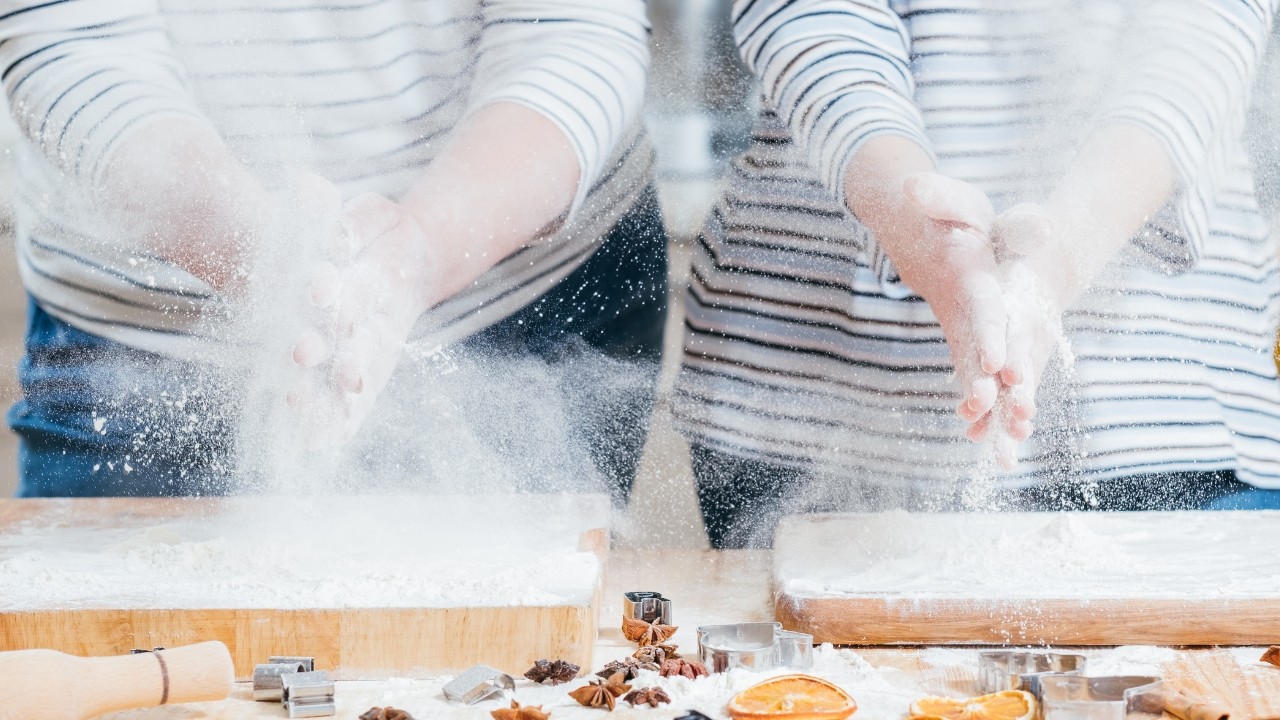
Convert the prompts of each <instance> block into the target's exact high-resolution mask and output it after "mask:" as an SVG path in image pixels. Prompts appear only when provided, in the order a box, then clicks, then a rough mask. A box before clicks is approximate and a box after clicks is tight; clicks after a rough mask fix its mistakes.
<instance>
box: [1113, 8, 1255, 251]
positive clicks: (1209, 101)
mask: <svg viewBox="0 0 1280 720" xmlns="http://www.w3.org/2000/svg"><path fill="white" fill-rule="evenodd" d="M1276 6H1277V2H1276V0H1159V1H1157V0H1151V1H1150V2H1148V3H1144V4H1143V5H1141V6H1140V7H1141V8H1142V10H1141V11H1140V14H1139V15H1138V16H1137V17H1136V18H1135V23H1134V24H1135V27H1134V29H1133V32H1131V33H1129V35H1128V37H1129V42H1130V43H1131V47H1130V48H1129V51H1128V53H1126V57H1125V61H1124V62H1123V63H1121V67H1122V68H1123V69H1122V70H1121V72H1120V73H1119V76H1118V81H1117V82H1116V84H1115V86H1114V87H1115V89H1114V90H1113V92H1112V93H1111V94H1110V95H1109V97H1108V98H1107V100H1106V102H1105V103H1104V104H1103V107H1102V110H1101V113H1100V122H1102V123H1110V122H1130V123H1136V124H1138V125H1140V126H1142V127H1144V128H1146V129H1147V130H1148V131H1149V132H1151V133H1152V134H1153V135H1154V136H1155V137H1156V138H1157V139H1158V140H1159V141H1160V142H1161V143H1162V144H1163V145H1164V147H1165V150H1166V151H1167V152H1168V155H1169V158H1170V160H1171V161H1172V164H1173V166H1174V169H1175V172H1176V174H1177V178H1176V183H1177V184H1176V188H1175V194H1174V196H1173V197H1172V199H1171V200H1170V203H1169V204H1168V205H1167V206H1166V207H1165V208H1163V209H1162V210H1161V211H1160V212H1159V213H1158V214H1157V215H1156V217H1155V218H1153V220H1152V222H1151V223H1150V224H1149V225H1148V227H1147V228H1146V229H1144V231H1143V232H1141V233H1140V234H1139V235H1138V237H1137V238H1136V243H1137V245H1138V247H1139V248H1140V249H1143V250H1144V251H1146V252H1147V253H1148V254H1149V255H1150V256H1151V257H1152V259H1153V261H1154V264H1156V265H1157V266H1158V267H1160V268H1161V269H1162V270H1164V271H1166V272H1171V273H1177V272H1183V271H1185V270H1187V269H1188V268H1190V267H1191V266H1192V265H1194V264H1195V263H1197V262H1199V259H1200V257H1201V254H1202V251H1203V245H1204V239H1205V238H1206V237H1207V236H1208V234H1209V220H1210V212H1211V210H1212V208H1213V207H1214V205H1215V203H1216V195H1217V193H1218V192H1219V191H1220V190H1221V189H1222V187H1221V186H1222V182H1223V178H1225V177H1226V176H1227V175H1228V174H1229V170H1230V167H1231V163H1232V161H1233V160H1234V158H1233V157H1231V156H1230V153H1231V148H1233V147H1234V146H1235V144H1236V143H1237V142H1238V140H1239V138H1240V136H1241V134H1242V133H1243V131H1244V119H1245V112H1246V110H1247V107H1248V100H1249V92H1250V90H1251V87H1252V84H1253V79H1254V76H1255V73H1256V72H1257V69H1258V65H1259V63H1260V62H1261V58H1262V55H1263V52H1264V50H1265V48H1266V43H1267V38H1268V35H1269V33H1270V28H1271V23H1272V20H1273V19H1274V17H1275V13H1276Z"/></svg>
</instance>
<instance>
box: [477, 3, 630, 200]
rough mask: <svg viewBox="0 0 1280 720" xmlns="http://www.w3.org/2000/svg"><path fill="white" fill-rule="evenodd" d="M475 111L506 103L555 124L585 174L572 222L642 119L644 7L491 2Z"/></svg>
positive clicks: (486, 14) (486, 16)
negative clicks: (513, 103)
mask: <svg viewBox="0 0 1280 720" xmlns="http://www.w3.org/2000/svg"><path fill="white" fill-rule="evenodd" d="M481 9H482V12H483V23H484V30H483V32H482V34H481V38H480V44H481V47H480V61H479V63H478V65H477V68H476V75H475V82H474V84H473V87H472V92H471V97H470V105H471V107H472V108H473V109H474V108H478V107H482V106H484V105H488V104H491V103H494V102H499V101H507V102H516V103H520V104H521V105H524V106H526V107H528V108H531V109H532V110H534V111H536V112H540V113H542V114H543V115H545V116H546V117H547V118H548V119H550V120H551V122H553V123H555V125H556V126H557V127H559V128H560V130H561V131H563V132H564V134H565V136H566V137H567V138H568V140H569V144H570V145H571V146H572V147H573V149H574V152H575V153H577V156H578V162H579V165H580V169H581V173H580V176H579V180H578V190H577V194H576V195H575V197H574V201H573V205H572V207H571V208H570V214H572V213H573V212H574V211H575V210H577V208H578V207H579V206H580V205H581V204H582V201H583V199H584V198H585V197H586V196H587V193H588V192H589V191H590V190H591V188H592V187H593V186H594V185H595V184H596V183H597V182H598V181H599V180H600V179H601V178H602V177H604V176H605V175H606V174H607V172H608V169H609V168H608V164H609V163H610V162H611V161H612V159H613V158H614V156H615V151H616V149H617V146H618V144H619V143H620V142H621V141H622V140H623V138H624V136H625V134H626V133H627V131H628V130H630V128H631V126H632V124H633V123H635V122H636V121H637V120H638V119H639V117H640V109H641V105H642V103H643V100H644V87H645V80H646V78H647V75H648V69H649V21H648V17H647V16H646V14H645V3H644V0H607V1H604V2H602V0H484V1H483V2H482V3H481Z"/></svg>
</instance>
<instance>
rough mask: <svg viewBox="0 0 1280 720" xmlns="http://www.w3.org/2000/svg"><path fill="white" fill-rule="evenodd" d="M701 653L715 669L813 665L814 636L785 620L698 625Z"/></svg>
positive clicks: (703, 662) (767, 668) (708, 665)
mask: <svg viewBox="0 0 1280 720" xmlns="http://www.w3.org/2000/svg"><path fill="white" fill-rule="evenodd" d="M698 656H699V658H700V659H701V660H702V664H703V665H706V666H707V669H708V670H710V671H711V672H726V671H728V670H732V669H734V668H747V669H748V670H772V669H774V668H783V667H785V668H795V669H797V670H808V669H809V668H811V667H813V636H812V635H808V634H806V633H799V632H791V631H789V630H783V629H782V623H777V622H758V623H734V624H731V625H704V626H702V627H700V628H698Z"/></svg>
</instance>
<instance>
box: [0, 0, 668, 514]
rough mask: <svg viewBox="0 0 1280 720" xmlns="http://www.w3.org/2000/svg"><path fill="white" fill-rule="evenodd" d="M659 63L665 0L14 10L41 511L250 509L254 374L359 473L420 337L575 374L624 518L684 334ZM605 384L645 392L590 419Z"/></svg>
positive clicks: (386, 0)
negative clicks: (278, 382) (241, 497)
mask: <svg viewBox="0 0 1280 720" xmlns="http://www.w3.org/2000/svg"><path fill="white" fill-rule="evenodd" d="M648 60H649V56H648V24H647V18H646V14H645V4H644V2H643V0H615V1H612V2H609V3H597V2H594V0H351V1H350V2H345V3H340V4H320V3H305V2H287V3H277V2H246V3H239V4H230V5H228V4H227V3H222V2H215V1H214V0H200V1H197V2H187V1H184V2H176V1H172V0H122V1H116V2H98V1H93V0H55V1H53V2H48V1H41V2H34V1H32V2H22V1H11V2H4V3H0V68H3V70H2V79H3V85H4V90H5V93H6V96H7V99H8V104H9V107H10V110H11V112H12V114H13V117H14V119H15V120H16V122H17V125H18V127H19V128H20V129H21V131H22V134H23V138H22V139H21V141H20V142H19V144H18V146H17V148H16V152H17V154H18V161H19V185H18V187H17V188H16V192H15V205H16V208H15V218H16V219H15V231H16V240H17V248H18V256H19V261H20V270H21V274H22V279H23V282H24V285H25V287H26V289H27V291H28V292H29V293H30V295H31V300H32V301H31V320H30V330H29V332H28V337H27V349H26V355H25V357H24V358H23V360H22V364H21V367H20V369H19V375H20V380H21V383H22V388H23V394H24V397H23V399H22V400H21V401H20V402H19V403H18V404H17V405H15V406H14V408H13V410H12V411H11V413H10V416H9V421H10V424H11V426H12V427H13V428H14V430H15V431H16V432H17V433H18V434H19V435H20V437H21V443H22V444H21V450H20V475H21V478H20V485H19V490H18V493H19V495H24V496H36V495H157V494H163V495H176V494H193V493H196V494H208V493H221V492H227V491H229V490H231V489H233V484H232V478H233V475H234V468H233V465H234V447H233V446H234V444H235V442H234V437H233V435H234V432H235V427H236V426H237V424H238V423H239V421H240V419H241V418H240V415H241V411H242V410H243V408H242V407H241V406H240V405H241V400H242V399H239V398H237V397H236V394H237V392H238V388H237V387H236V386H237V385H238V384H242V383H243V382H245V380H244V378H245V377H246V373H250V372H252V369H246V368H245V367H244V366H245V365H246V362H247V361H248V360H251V359H255V358H257V359H259V360H261V358H263V357H267V358H269V359H270V360H271V361H272V362H274V361H275V359H276V357H277V356H279V357H280V358H282V364H283V362H284V360H283V359H284V358H286V357H287V359H288V360H289V361H291V363H292V365H293V369H292V370H291V371H289V372H290V374H288V375H287V376H283V377H286V378H287V379H288V382H287V387H280V388H276V389H273V392H274V391H275V390H278V391H279V394H280V395H281V396H284V395H286V394H287V395H288V399H289V401H290V403H292V404H293V405H294V406H295V408H297V409H298V411H299V413H300V414H301V416H302V417H303V418H304V419H306V418H309V419H312V420H314V419H316V418H319V422H314V423H311V424H310V425H308V426H307V427H308V428H309V429H310V431H311V432H312V437H311V438H310V439H311V441H312V442H313V443H314V444H315V445H317V446H320V447H322V448H323V447H332V446H333V445H334V444H336V443H341V442H344V441H345V440H346V439H348V438H349V437H350V436H351V435H352V434H353V433H354V432H355V431H356V430H357V429H358V428H359V427H360V425H361V423H362V421H363V420H364V418H365V416H366V415H367V414H368V413H369V412H370V410H371V409H372V408H373V403H374V400H375V399H376V398H377V397H378V396H379V393H380V391H381V390H382V389H383V388H384V387H385V386H386V385H387V383H388V382H389V381H390V378H391V376H392V374H393V372H394V371H395V369H396V367H397V365H398V363H399V360H400V357H401V348H402V347H403V346H404V345H405V342H406V340H410V339H412V340H413V341H414V342H415V343H422V346H423V347H432V346H439V347H446V348H460V349H461V350H462V351H465V352H471V353H473V354H480V355H495V354H497V355H503V356H533V357H537V358H543V359H546V360H547V361H548V362H550V363H552V364H553V365H555V366H556V367H557V368H559V370H558V372H561V373H563V374H564V377H563V378H562V379H561V385H562V386H563V387H564V388H566V392H579V393H580V394H581V397H578V396H574V397H573V398H571V399H569V400H567V402H574V403H577V405H575V407H578V406H579V405H581V406H582V407H580V408H579V409H580V410H581V412H580V413H578V414H577V416H580V417H581V419H582V420H581V425H580V426H579V427H576V428H575V432H576V433H578V435H579V436H581V437H583V438H585V440H586V441H587V443H588V444H589V445H590V446H591V448H592V452H593V457H594V459H595V460H596V461H597V463H598V465H599V466H600V469H601V471H602V472H603V473H604V474H605V475H606V476H607V477H608V478H609V479H610V480H611V481H612V488H613V490H614V492H615V496H616V497H617V498H619V499H621V498H623V497H625V495H626V491H627V488H628V487H629V485H630V482H631V479H632V477H633V476H634V472H635V464H636V461H637V458H638V454H639V450H640V445H641V443H642V441H643V431H644V427H645V423H646V422H647V417H648V409H649V407H650V406H651V404H652V401H653V394H654V392H655V385H654V383H655V382H656V368H657V360H658V355H659V353H660V345H661V333H662V327H663V318H664V315H665V283H666V272H665V263H666V255H665V252H666V247H665V242H666V239H665V235H664V232H663V229H662V226H661V218H660V215H659V213H658V210H657V207H656V203H655V198H654V193H653V190H652V187H651V182H652V173H651V164H652V150H651V146H650V145H649V142H648V139H647V137H646V135H645V133H644V131H643V128H642V125H641V123H640V114H639V110H640V106H641V101H642V96H643V89H644V84H645V76H646V72H647V67H648ZM312 260H314V262H312ZM264 288H265V291H264ZM259 291H264V292H266V293H267V294H266V295H265V297H267V298H268V300H269V301H268V302H267V303H265V304H261V303H260V304H258V305H251V304H249V303H248V301H247V299H246V298H249V297H257V295H255V293H257V292H259ZM272 291H275V294H274V295H272V294H271V292H272ZM282 307H283V308H286V310H279V308H282ZM246 308H247V309H246ZM273 313H275V314H276V315H280V314H284V315H287V316H288V317H287V318H286V319H287V320H290V321H296V322H294V323H293V325H289V324H288V323H285V324H284V325H281V326H280V327H282V328H284V329H283V330H282V331H281V333H282V336H280V337H276V336H274V335H273V333H274V332H275V326H274V325H272V324H271V323H270V322H268V319H269V318H270V317H273V315H272V314H273ZM303 319H306V322H305V323H304V322H302V320H303ZM255 334H256V335H255ZM262 336H266V337H262ZM263 346H269V352H264V351H260V350H259V349H258V348H260V347H263ZM600 356H603V357H604V358H606V359H609V360H611V361H614V362H617V363H621V364H622V366H624V367H625V369H626V370H625V371H626V372H632V371H634V373H635V375H636V377H638V378H639V379H638V380H636V381H635V382H632V383H630V384H629V385H626V386H625V387H623V386H622V384H620V385H619V386H618V388H615V389H614V390H615V391H613V392H610V391H609V390H601V392H599V393H598V394H596V395H593V396H588V395H587V393H588V392H589V391H590V390H591V388H590V387H586V386H588V385H589V384H591V383H592V382H593V380H592V379H591V377H590V376H587V375H581V376H579V375H575V373H582V372H585V370H582V369H581V368H584V367H586V366H589V365H591V363H590V362H588V361H587V360H588V357H590V358H596V357H600ZM620 372H622V371H620Z"/></svg>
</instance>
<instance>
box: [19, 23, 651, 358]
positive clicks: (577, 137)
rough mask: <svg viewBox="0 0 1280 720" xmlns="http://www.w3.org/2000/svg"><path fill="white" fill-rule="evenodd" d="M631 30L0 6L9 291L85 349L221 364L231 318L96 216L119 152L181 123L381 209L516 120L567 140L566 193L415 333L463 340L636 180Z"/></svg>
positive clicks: (220, 304) (566, 251) (590, 230)
mask: <svg viewBox="0 0 1280 720" xmlns="http://www.w3.org/2000/svg"><path fill="white" fill-rule="evenodd" d="M647 23H648V21H647V18H646V15H645V6H644V1H643V0H610V2H608V3H599V2H596V1H595V0H349V1H347V2H342V3H317V2H304V1H302V0H289V1H287V2H253V1H249V2H242V3H226V2H221V1H219V0H182V1H179V0H111V1H110V2H107V1H106V0H53V1H49V0H39V1H36V0H28V1H22V2H12V1H9V2H0V81H2V83H3V87H4V91H5V93H6V96H7V98H8V101H9V106H10V108H11V112H12V113H13V115H14V118H15V119H16V121H17V123H18V126H19V128H20V129H21V131H22V133H23V136H24V137H23V139H22V140H21V141H20V143H19V146H18V149H17V152H18V155H19V170H20V178H21V179H20V182H19V184H18V187H17V188H16V192H15V198H14V200H15V205H16V208H15V209H16V213H15V215H16V234H17V247H18V254H19V261H20V263H19V267H20V270H21V273H22V278H23V282H24V284H25V285H26V287H27V289H28V290H29V291H30V292H31V293H32V295H33V296H34V297H35V298H36V299H37V301H38V302H39V303H40V304H41V305H42V306H43V307H44V308H45V309H46V310H47V311H49V312H51V313H52V314H54V315H55V316H57V317H59V318H61V319H63V320H65V321H67V322H69V323H71V324H72V325H75V326H77V327H80V328H82V329H84V330H87V331H90V332H93V333H96V334H99V335H102V336H105V337H108V338H111V339H113V340H117V341H120V342H124V343H126V344H129V345H132V346H135V347H139V348H142V349H145V350H150V351H154V352H159V353H164V354H169V355H174V356H178V357H184V358H202V359H216V358H221V357H228V356H234V353H227V352H225V350H226V345H227V343H234V342H235V340H234V339H233V338H229V337H228V333H226V332H222V331H223V330H225V323H222V322H221V318H223V317H224V316H225V313H224V312H223V311H224V309H225V307H226V301H225V299H224V298H222V297H220V296H219V294H218V293H216V292H215V291H214V290H213V289H212V288H210V287H208V286H207V285H206V284H205V283H203V282H201V281H200V280H198V279H196V278H195V277H193V276H191V275H189V274H187V273H186V272H184V271H183V270H181V269H179V268H178V267H176V266H174V265H172V264H170V263H168V262H166V261H164V260H163V259H161V258H158V257H155V256H154V255H152V254H149V253H147V252H146V251H145V250H144V249H143V245H142V243H141V242H140V239H138V238H131V237H127V236H125V235H124V234H123V233H122V232H120V231H119V230H117V229H116V228H114V227H113V226H112V225H111V224H110V223H107V222H105V221H104V220H103V218H102V213H101V212H100V211H99V210H97V209H96V208H95V206H94V202H93V201H94V196H95V188H97V187H98V186H99V183H100V181H101V179H102V174H103V172H104V170H105V168H106V167H107V166H108V161H109V160H110V158H111V157H112V153H113V152H115V151H116V150H117V149H118V148H119V147H120V146H121V144H122V143H123V142H124V141H125V140H126V139H127V138H129V137H131V136H132V134H133V133H139V132H144V133H145V132H146V127H147V125H148V123H149V122H151V121H154V120H157V119H160V118H165V117H177V116H181V117H190V118H195V119H197V120H198V121H200V122H204V123H207V124H209V125H210V126H211V127H212V128H213V129H215V130H216V131H217V132H218V133H219V134H220V135H221V136H222V138H224V139H225V141H226V142H227V144H228V146H229V147H230V149H231V151H232V153H233V154H234V155H236V156H237V157H238V158H240V159H242V160H243V161H244V162H246V163H247V164H248V165H249V166H250V167H251V168H254V169H256V170H258V171H260V172H262V173H264V174H270V173H271V172H274V171H278V170H280V169H284V168H291V169H300V170H305V171H311V172H315V173H317V174H320V175H322V176H324V177H326V178H327V179H329V180H331V181H333V182H334V183H335V184H336V185H337V186H338V187H339V189H340V190H342V191H343V192H344V194H345V195H347V196H348V197H350V196H352V195H355V194H357V193H360V192H364V191H372V192H378V193H381V194H384V195H387V196H389V197H393V198H394V197H397V196H399V195H400V194H401V193H403V192H404V191H405V190H406V189H407V188H408V187H409V185H410V184H411V183H412V182H413V181H414V180H415V179H416V178H417V177H418V175H419V174H420V173H421V172H422V170H423V168H424V167H425V166H426V165H427V164H428V163H430V162H431V160H432V158H433V157H434V156H435V153H436V152H437V151H438V150H439V148H440V147H441V145H442V141H443V139H444V138H445V137H446V136H447V134H448V133H449V131H450V130H451V129H452V128H453V127H454V126H456V125H457V123H458V122H459V121H460V120H461V119H462V118H464V117H465V116H466V115H467V114H468V113H469V112H471V111H473V110H474V109H476V108H478V107H481V106H483V105H486V104H489V103H494V102H499V101H510V102H516V103H520V104H523V105H525V106H527V107H530V108H532V109H534V110H536V111H538V112H540V113H542V114H544V115H545V116H546V117H547V118H549V119H550V120H551V121H552V122H554V123H555V124H556V125H557V126H558V127H559V128H560V129H561V130H563V131H564V133H565V135H566V136H567V138H568V140H569V143H570V145H571V146H572V147H573V148H574V150H575V151H576V153H577V155H578V160H579V162H580V168H581V181H580V185H579V192H578V196H577V197H576V198H575V200H574V212H573V213H572V215H571V216H570V219H569V220H568V221H567V222H566V224H565V225H564V227H563V228H562V229H561V230H560V231H559V232H558V234H557V235H556V236H555V237H554V238H551V239H549V240H548V241H546V242H539V243H537V244H534V245H531V246H529V247H527V248H525V249H523V250H521V251H520V252H517V253H516V254H514V255H512V256H510V257H508V258H506V259H505V260H504V261H503V262H501V263H499V264H498V265H497V266H496V267H495V268H493V269H492V270H491V271H489V272H488V273H487V274H486V275H484V276H483V277H481V278H480V279H479V280H477V281H476V282H475V283H474V284H473V285H472V286H470V287H469V288H468V289H467V290H465V291H464V292H462V293H460V294H459V295H456V296H454V297H453V298H451V299H449V300H447V301H446V302H444V303H443V304H441V305H440V306H438V307H436V308H435V309H434V310H433V311H431V312H430V313H428V315H427V317H425V318H424V320H423V323H422V326H421V328H422V330H423V331H424V332H429V333H434V334H435V337H436V338H437V339H438V340H439V341H440V342H449V341H452V340H454V339H458V338H461V337H465V336H466V335H468V334H470V333H472V332H474V331H475V330H477V329H479V328H482V327H485V326H486V325H488V324H491V323H493V322H495V321H496V320H498V319H501V318H502V317H505V316H506V315H508V314H510V313H511V312H513V311H514V310H516V309H518V308H520V307H522V306H523V305H525V304H527V303H528V302H530V301H531V300H533V299H534V298H536V297H537V296H538V295H540V294H542V293H543V292H545V291H546V290H547V289H548V288H549V287H550V286H551V284H553V283H554V282H555V281H557V280H559V279H560V278H563V277H564V276H566V275H568V274H569V273H570V272H572V271H573V269H575V268H576V267H577V266H578V265H579V264H581V263H582V262H583V261H584V260H585V259H586V258H587V257H589V256H590V255H591V253H592V252H593V251H594V249H595V248H596V247H597V246H598V244H599V241H600V239H601V237H602V236H603V235H604V234H605V233H606V232H607V231H608V230H609V228H610V227H612V225H613V224H614V223H615V222H616V221H617V220H618V219H619V218H620V217H621V216H622V214H623V213H624V212H625V211H626V210H627V209H629V207H630V206H631V205H632V204H633V203H634V202H635V200H636V199H637V198H638V197H639V194H640V191H641V190H642V189H643V187H644V186H645V184H646V183H647V182H648V179H649V176H650V166H651V163H652V151H651V148H650V146H649V144H648V140H647V137H646V136H645V134H644V132H643V130H642V126H641V124H640V122H639V110H640V105H641V101H642V96H643V88H644V81H645V75H646V71H647V67H648V60H649V56H648V24H647ZM175 180H176V181H180V179H175Z"/></svg>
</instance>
